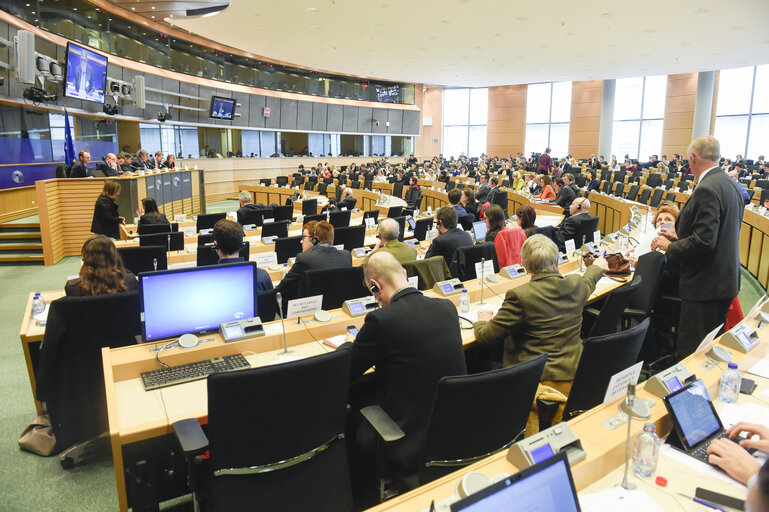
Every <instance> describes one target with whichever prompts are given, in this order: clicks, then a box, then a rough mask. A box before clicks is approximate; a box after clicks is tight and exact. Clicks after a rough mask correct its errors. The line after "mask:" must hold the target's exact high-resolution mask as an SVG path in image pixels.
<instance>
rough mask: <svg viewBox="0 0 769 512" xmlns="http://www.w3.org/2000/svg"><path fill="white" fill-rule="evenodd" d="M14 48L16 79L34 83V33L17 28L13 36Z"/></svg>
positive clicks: (25, 82) (24, 82)
mask: <svg viewBox="0 0 769 512" xmlns="http://www.w3.org/2000/svg"><path fill="white" fill-rule="evenodd" d="M14 42H15V50H16V66H15V67H16V80H17V81H18V82H21V83H23V84H34V83H35V67H36V56H35V34H33V33H32V32H29V31H28V30H19V31H18V32H17V33H16V36H15V37H14Z"/></svg>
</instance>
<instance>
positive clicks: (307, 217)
mask: <svg viewBox="0 0 769 512" xmlns="http://www.w3.org/2000/svg"><path fill="white" fill-rule="evenodd" d="M322 220H326V214H325V213H316V214H315V215H305V216H304V218H303V219H302V224H303V225H304V224H307V223H308V222H320V221H322Z"/></svg>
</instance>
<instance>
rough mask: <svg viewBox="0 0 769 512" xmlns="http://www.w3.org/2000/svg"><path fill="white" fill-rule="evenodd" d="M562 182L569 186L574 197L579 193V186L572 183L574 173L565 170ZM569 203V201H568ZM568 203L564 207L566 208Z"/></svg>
mask: <svg viewBox="0 0 769 512" xmlns="http://www.w3.org/2000/svg"><path fill="white" fill-rule="evenodd" d="M562 177H563V182H564V183H565V184H566V186H567V187H569V188H570V189H571V190H572V191H574V197H577V196H578V195H579V187H578V186H577V184H576V183H574V175H573V174H572V173H570V172H567V173H566V174H564V175H563V176H562ZM569 204H571V203H569ZM568 207H569V205H568V204H567V205H566V208H568Z"/></svg>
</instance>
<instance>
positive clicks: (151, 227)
mask: <svg viewBox="0 0 769 512" xmlns="http://www.w3.org/2000/svg"><path fill="white" fill-rule="evenodd" d="M174 225H175V226H176V229H174ZM176 231H179V224H178V223H176V222H175V223H174V224H142V225H141V226H140V227H137V229H136V232H137V233H139V234H140V235H152V234H153V233H171V232H176Z"/></svg>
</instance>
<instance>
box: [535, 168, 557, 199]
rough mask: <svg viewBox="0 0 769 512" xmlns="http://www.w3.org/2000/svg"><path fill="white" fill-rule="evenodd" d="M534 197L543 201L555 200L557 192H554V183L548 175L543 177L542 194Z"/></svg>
mask: <svg viewBox="0 0 769 512" xmlns="http://www.w3.org/2000/svg"><path fill="white" fill-rule="evenodd" d="M534 197H537V198H539V199H541V200H543V201H553V200H554V199H555V191H554V190H553V185H552V181H551V180H550V176H548V175H547V174H544V175H542V192H540V193H539V194H537V195H535V196H534Z"/></svg>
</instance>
